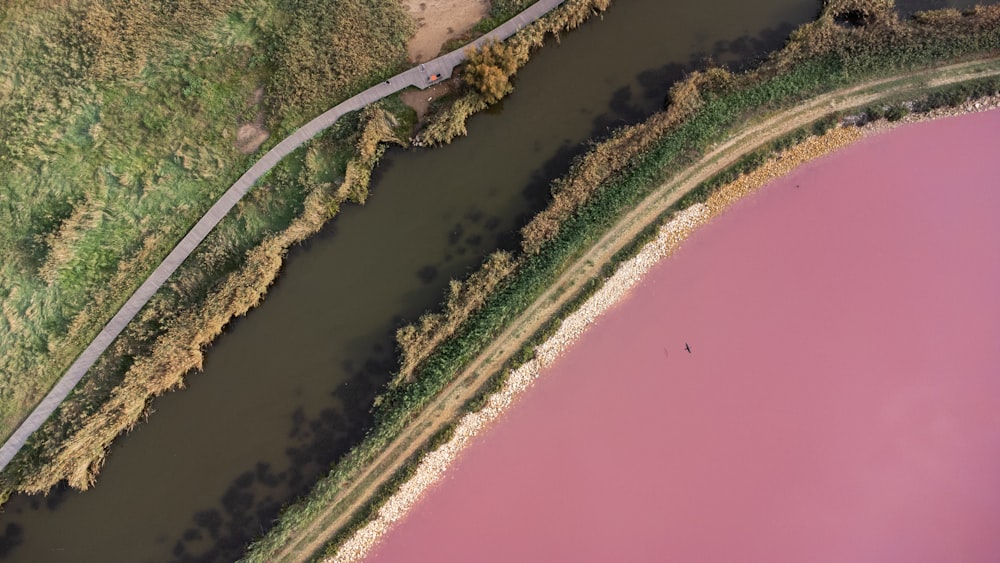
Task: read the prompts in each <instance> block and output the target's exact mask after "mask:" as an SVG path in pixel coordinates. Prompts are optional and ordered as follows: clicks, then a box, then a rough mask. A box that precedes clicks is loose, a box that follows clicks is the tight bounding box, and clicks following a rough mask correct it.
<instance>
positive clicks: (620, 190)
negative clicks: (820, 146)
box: [251, 3, 997, 557]
mask: <svg viewBox="0 0 1000 563" xmlns="http://www.w3.org/2000/svg"><path fill="white" fill-rule="evenodd" d="M854 7H855V6H854V5H853V4H850V5H848V4H845V3H837V4H835V5H830V6H828V7H827V9H826V10H825V11H824V14H823V15H822V16H821V19H820V21H818V22H817V23H816V24H812V25H810V26H806V27H805V28H803V29H802V30H800V31H799V32H796V33H795V34H793V38H794V40H793V41H792V42H791V43H790V45H789V46H788V47H786V50H785V51H783V52H782V53H781V54H779V55H777V56H775V57H772V58H771V59H770V60H769V61H768V62H766V63H765V65H764V66H763V68H762V69H761V70H757V71H753V72H752V73H749V74H747V75H743V76H739V77H733V76H732V75H729V74H728V73H725V72H708V73H705V74H699V75H696V76H694V77H692V79H691V80H688V81H686V82H684V83H682V84H681V85H679V86H678V87H675V89H674V91H672V94H671V102H672V105H671V108H672V109H670V110H668V111H667V112H664V113H663V114H660V115H658V116H656V117H654V118H653V119H652V120H650V122H649V123H647V124H645V125H644V126H638V127H635V128H632V129H629V130H626V131H623V132H619V133H618V134H616V135H615V136H613V137H612V139H611V140H610V141H609V142H607V143H605V144H604V146H603V147H602V146H599V147H597V148H596V149H595V150H594V151H593V152H592V153H591V154H590V155H588V156H587V157H584V159H583V160H581V161H579V162H578V163H577V165H576V166H574V168H573V173H574V174H576V175H577V176H571V178H577V179H579V178H583V180H582V181H581V182H579V185H580V186H581V188H580V190H578V191H575V192H567V191H566V189H565V188H566V186H572V185H574V182H575V180H570V181H566V180H564V181H562V182H559V183H558V184H557V189H556V193H557V200H558V199H559V195H560V194H564V193H569V195H570V197H569V198H568V200H567V201H566V202H564V204H562V205H561V209H560V210H558V211H557V212H556V213H555V217H557V218H558V217H567V216H569V214H573V213H575V214H574V215H572V216H570V217H569V218H568V219H562V220H556V221H552V222H550V223H549V225H550V226H548V227H545V228H543V229H538V230H537V232H536V233H535V234H533V235H530V236H528V237H526V240H527V239H531V240H530V241H529V244H527V245H526V251H527V252H526V253H525V254H523V255H521V256H519V257H518V266H517V268H516V269H515V271H514V273H513V274H511V276H510V277H509V278H507V279H506V280H504V282H503V283H501V284H500V285H499V286H498V288H499V289H498V290H497V291H496V292H493V293H492V294H491V295H488V296H487V298H486V299H485V301H484V303H483V305H482V306H481V307H480V308H478V309H477V310H475V311H474V312H472V313H471V314H469V315H467V316H466V317H465V320H464V321H459V322H458V323H455V324H457V325H459V326H460V328H458V329H456V330H453V331H452V333H451V334H452V336H449V337H448V338H447V339H446V340H445V341H444V344H442V345H441V346H439V347H437V349H435V350H434V351H432V352H430V353H429V354H424V355H422V357H423V359H422V360H418V361H416V362H415V364H416V365H417V366H418V367H417V369H416V370H415V372H414V373H413V374H412V375H403V374H401V375H403V377H401V378H400V379H398V380H397V383H396V385H395V386H394V387H393V388H391V389H390V391H389V392H388V393H387V394H386V395H385V396H383V397H382V399H381V401H380V403H379V405H378V407H377V411H376V414H377V416H378V417H379V421H378V425H377V426H376V428H375V429H374V430H373V431H372V432H371V433H369V436H368V438H367V439H366V442H365V443H364V444H362V445H361V446H359V447H358V448H356V449H355V451H354V452H352V454H351V455H349V456H348V457H347V458H346V459H345V460H344V462H343V463H342V464H340V465H338V467H337V468H336V469H335V470H334V471H333V472H332V473H331V475H330V477H329V478H328V479H327V480H325V481H324V482H322V483H321V484H320V485H319V486H317V488H316V490H315V493H314V494H313V495H311V496H310V497H309V498H308V499H306V500H305V501H303V502H302V503H300V504H299V505H298V506H295V507H293V508H292V509H290V510H289V512H288V513H287V514H288V515H289V516H290V518H289V520H288V524H287V526H288V528H287V529H286V531H283V532H282V534H283V535H288V534H293V533H294V534H296V535H300V534H301V535H306V536H308V537H310V538H314V539H312V540H310V541H312V542H315V541H316V540H315V538H318V537H322V536H324V535H325V536H326V537H331V536H334V537H335V538H336V539H335V540H334V541H333V543H332V544H331V547H330V549H329V550H328V553H330V552H331V550H333V549H334V548H335V547H336V545H339V543H340V542H343V541H344V540H345V539H346V536H345V530H348V531H350V530H356V529H357V528H358V527H359V525H363V524H364V522H366V521H367V520H368V519H369V518H371V517H372V516H373V515H374V514H375V513H376V511H377V510H378V507H379V506H381V504H382V503H384V502H385V500H386V499H387V498H388V497H389V496H390V495H391V493H392V492H394V491H395V490H396V489H397V488H398V487H399V486H401V485H402V483H404V482H406V480H407V478H408V477H409V476H410V475H411V474H412V471H413V470H414V469H415V467H416V466H415V460H419V457H420V455H421V452H423V451H424V447H423V444H425V443H428V441H429V440H431V439H432V438H434V437H436V436H440V435H442V433H443V434H444V435H446V434H447V433H448V432H449V429H450V428H451V421H452V420H454V415H455V414H456V413H457V414H461V413H462V406H461V405H463V404H465V403H466V402H467V401H468V400H469V399H470V398H473V397H475V396H476V393H477V391H476V390H477V389H479V388H480V387H481V386H483V387H484V388H485V392H486V393H487V394H488V393H489V392H492V391H495V390H496V389H498V388H499V386H500V385H501V384H502V383H503V376H502V375H494V374H497V373H498V371H497V370H501V369H504V368H505V366H507V367H509V366H514V367H516V366H517V365H520V364H522V363H523V362H525V361H527V360H528V359H530V357H531V355H532V354H534V352H535V347H536V346H537V345H538V344H540V343H541V342H542V341H544V339H545V336H547V334H550V333H551V332H552V331H554V330H555V325H554V324H553V323H551V322H549V319H552V318H556V319H558V318H561V316H562V315H564V314H567V313H568V312H570V311H571V310H572V309H573V308H575V307H576V306H578V305H579V304H580V303H581V302H582V299H583V298H586V297H587V296H588V295H589V293H591V292H593V291H595V290H596V288H597V287H598V286H599V285H600V278H601V277H602V270H605V268H604V264H605V263H606V262H608V261H611V262H612V263H613V264H614V263H618V262H620V261H622V260H623V259H624V258H627V256H628V255H629V254H631V253H634V252H635V251H637V250H638V248H637V247H635V246H634V245H633V246H630V242H629V241H633V240H634V239H635V238H636V237H637V236H638V237H639V238H640V239H642V238H643V237H644V236H649V234H647V235H643V232H644V230H646V232H647V233H649V231H648V229H646V225H648V224H649V223H658V222H659V221H662V220H663V219H664V217H665V215H669V214H670V213H673V212H675V211H671V210H672V209H677V208H676V207H672V206H674V205H675V204H678V202H680V205H681V206H683V207H687V206H689V205H690V204H692V203H694V202H697V201H699V200H703V199H705V198H707V197H708V195H710V194H711V193H712V192H713V191H714V190H715V189H717V188H718V187H719V186H721V185H723V184H725V183H726V181H725V178H727V177H729V176H735V175H738V173H739V172H741V171H748V170H752V169H753V168H755V167H756V166H758V165H759V164H760V163H761V162H763V161H764V160H766V157H767V156H768V155H769V154H770V153H771V152H772V151H773V150H775V148H776V147H777V148H780V147H781V146H787V145H788V144H789V143H790V142H795V141H797V140H799V139H801V138H802V137H803V132H802V131H803V130H804V128H808V127H812V128H815V129H818V130H822V129H825V128H829V127H830V126H831V125H832V122H831V121H830V120H829V116H830V114H835V113H837V112H843V111H849V110H855V109H859V108H864V107H865V106H867V105H869V104H874V103H880V104H881V103H884V104H885V105H887V106H894V105H895V104H897V103H899V102H900V101H901V100H907V99H923V98H926V97H927V95H928V92H931V93H932V94H935V93H936V92H935V91H934V88H937V87H945V86H947V85H950V84H962V83H970V84H973V85H975V88H973V90H974V91H978V90H976V89H977V88H978V89H983V88H985V89H987V90H989V89H993V91H995V84H993V83H992V82H988V83H986V84H985V85H984V83H983V82H982V81H983V80H986V79H988V78H989V77H992V76H995V75H996V73H997V69H996V68H995V67H996V61H995V59H993V58H992V57H988V58H986V59H983V60H976V59H975V58H974V57H973V56H972V53H973V52H974V51H975V50H976V49H982V50H983V51H989V50H990V49H991V48H992V46H993V45H995V44H996V42H997V38H996V30H995V22H994V20H993V19H991V18H993V17H994V16H995V15H996V12H995V11H989V10H986V11H979V12H973V13H970V14H969V15H968V16H963V15H962V14H960V13H957V12H956V13H954V14H952V16H954V17H953V18H952V20H950V21H951V22H952V24H954V25H953V26H952V27H950V28H948V29H949V30H948V31H946V32H942V31H941V27H940V26H933V27H932V26H931V24H929V23H928V20H926V19H924V20H920V19H918V20H917V21H913V22H909V23H901V22H898V21H897V20H896V19H895V16H894V14H891V6H888V7H887V6H886V5H883V4H879V5H878V6H877V7H875V8H872V10H873V11H872V12H871V14H870V15H869V18H870V19H869V20H868V24H867V25H866V26H861V27H859V28H845V27H843V26H841V24H840V23H838V22H837V18H838V17H839V15H840V14H841V12H839V11H838V10H847V11H849V10H851V9H854ZM956 14H957V15H956ZM946 15H947V14H946ZM922 17H924V18H926V16H922ZM956 18H957V19H956ZM946 19H947V18H946ZM990 22H994V23H990ZM963 26H964V27H963ZM991 26H992V27H991ZM962 34H970V35H971V36H972V37H974V38H975V39H974V40H973V41H969V42H955V43H952V42H951V41H952V40H953V39H949V38H958V37H961V36H962ZM904 37H905V38H908V39H906V40H908V41H911V42H912V45H913V46H914V48H913V49H910V48H908V47H907V45H909V44H908V43H906V42H905V40H904V39H903V38H904ZM893 41H899V42H896V43H892V42H893ZM883 42H884V43H886V44H888V43H892V44H893V48H892V49H891V50H880V49H882V48H881V47H879V45H882V44H883ZM935 43H936V45H937V47H936V48H935V49H931V50H928V49H927V45H928V44H935ZM917 45H919V47H916V46H917ZM963 54H964V55H963ZM936 57H937V58H936ZM965 57H968V58H971V59H973V60H972V61H970V62H967V63H961V64H955V65H951V66H944V67H939V68H934V69H931V70H928V69H927V66H928V65H933V63H934V62H935V61H942V60H952V59H954V58H960V59H961V58H965ZM865 78H867V79H868V80H869V81H867V82H865V81H864V79H865ZM929 85H930V87H929ZM963 99H964V98H963ZM796 104H798V105H796ZM787 108H791V109H787ZM895 113H896V112H893V115H894V116H895ZM608 146H613V147H619V148H621V149H622V150H615V151H609V150H607V147H608ZM588 159H589V160H588ZM595 162H596V163H597V165H596V166H595V168H596V169H598V170H600V173H599V174H598V176H599V178H598V180H597V182H589V183H588V182H587V181H586V180H592V179H593V177H592V176H591V177H590V178H588V177H587V173H588V171H590V170H592V168H591V164H593V163H595ZM607 163H610V164H612V165H613V166H611V167H610V168H611V169H610V170H609V169H606V168H604V167H603V165H604V164H607ZM668 168H669V170H670V171H671V173H670V174H668V173H667V172H666V170H668ZM665 177H666V178H665ZM598 185H600V190H598V187H597V186H598ZM640 202H641V203H640ZM629 210H633V211H631V212H630V211H629ZM548 216H549V217H552V214H549V215H548ZM529 227H531V225H529ZM536 227H537V225H536ZM552 227H554V228H552ZM609 229H610V232H609ZM630 249H631V250H630ZM623 251H624V252H623ZM473 293H474V292H473ZM448 309H449V310H451V309H452V306H451V304H450V303H449V307H448ZM455 309H460V308H459V307H456V308H455ZM449 324H451V323H449ZM448 330H452V329H448ZM470 404H471V407H472V408H473V409H476V408H477V407H481V406H483V400H482V399H476V400H473V401H472V402H471V403H470ZM435 439H437V438H435ZM324 506H325V507H326V508H323V507H324ZM352 515H354V516H352ZM310 522H311V523H310ZM284 526H286V524H284V523H282V524H280V525H279V527H284ZM296 528H297V531H295V532H293V531H292V530H293V529H296ZM324 530H325V531H324ZM334 530H340V532H334ZM267 541H272V540H267ZM274 541H277V540H274ZM257 555H259V552H255V553H254V554H253V555H252V556H251V557H255V556H257Z"/></svg>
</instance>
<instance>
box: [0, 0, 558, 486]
mask: <svg viewBox="0 0 1000 563" xmlns="http://www.w3.org/2000/svg"><path fill="white" fill-rule="evenodd" d="M564 1H565V0H539V2H536V3H535V4H532V5H531V6H529V7H528V8H527V9H525V10H524V11H523V12H521V13H520V14H518V15H517V16H515V17H514V18H513V19H511V20H509V21H507V22H506V23H504V24H503V25H501V26H500V27H498V28H496V29H494V30H493V31H491V32H489V33H487V34H486V35H484V36H483V37H480V38H479V39H477V40H475V41H474V42H472V43H470V44H469V45H468V46H467V47H478V46H480V45H482V44H484V43H486V42H487V41H496V40H503V39H506V38H507V37H510V36H511V35H513V34H514V33H516V32H517V31H518V30H520V29H522V28H523V27H524V26H526V25H527V24H529V23H531V22H532V21H534V20H536V19H538V18H540V17H541V16H543V15H545V14H546V13H548V12H549V11H550V10H552V9H554V8H555V7H557V6H558V5H560V4H562V3H563V2H564ZM464 59H465V50H464V48H462V49H456V50H455V51H452V52H451V53H448V54H446V55H443V56H441V57H438V58H436V59H434V60H432V61H429V62H427V63H425V64H422V65H420V66H418V67H414V68H411V69H409V70H407V71H405V72H402V73H400V74H397V75H396V76H394V77H393V78H391V79H389V80H387V81H386V82H385V83H380V84H377V85H375V86H373V87H371V88H369V89H367V90H365V91H364V92H361V93H360V94H357V95H355V96H353V97H351V98H349V99H347V100H345V101H344V102H342V103H340V104H338V105H337V106H335V107H334V108H332V109H330V110H328V111H326V112H324V113H323V114H321V115H320V116H319V117H316V118H315V119H313V120H312V121H310V122H309V123H306V124H305V125H303V126H302V127H300V128H299V129H298V130H296V131H295V132H294V133H292V134H291V135H289V136H288V137H286V138H285V139H284V140H282V141H281V142H280V143H278V145H276V146H275V147H274V148H272V149H271V150H269V151H268V152H267V153H266V154H265V155H264V156H263V157H261V159H260V160H258V161H257V162H256V163H255V164H254V165H253V166H252V167H250V169H249V170H248V171H247V172H246V173H244V174H243V175H242V176H241V177H240V178H239V179H238V180H237V181H236V183H234V184H233V185H232V186H231V187H230V188H229V189H228V190H227V191H226V192H225V193H224V194H223V195H222V196H221V197H220V198H219V199H218V201H217V202H216V203H215V204H214V205H213V206H212V207H211V208H210V209H209V210H208V212H206V213H205V215H204V216H203V217H202V218H201V219H200V220H199V221H198V222H197V223H196V224H195V226H194V227H193V228H192V229H191V230H190V231H189V232H188V233H187V235H185V236H184V238H183V239H181V241H180V242H179V243H178V244H177V245H176V246H175V247H174V249H173V250H172V251H171V252H170V254H169V255H167V257H166V258H164V260H163V261H162V262H161V263H160V265H159V266H157V267H156V269H155V270H154V271H153V272H152V273H151V274H150V275H149V277H148V278H146V280H145V281H144V282H143V283H142V285H140V286H139V288H138V289H137V290H136V291H135V293H133V294H132V296H131V297H129V299H128V300H127V301H126V302H125V304H124V305H122V307H121V308H120V309H119V310H118V312H117V313H116V314H115V315H114V317H112V318H111V320H110V321H108V323H107V324H106V325H105V326H104V328H103V329H101V331H100V333H99V334H98V335H97V336H96V337H95V338H94V340H93V341H91V343H90V344H89V345H88V346H87V347H86V348H85V349H84V351H83V352H82V353H81V354H80V356H79V357H78V358H77V359H76V361H74V362H73V364H72V365H71V366H70V368H69V369H68V370H67V371H66V373H65V375H63V376H62V377H61V378H60V379H59V381H58V382H56V384H55V385H54V386H53V387H52V389H51V390H50V391H49V392H48V394H46V396H45V398H44V399H42V401H41V402H40V403H39V404H38V406H36V407H35V409H34V410H32V412H31V414H29V415H28V416H27V418H25V420H24V421H23V422H22V423H21V424H20V425H19V426H18V428H17V429H16V430H15V431H14V433H13V434H11V436H10V437H9V438H7V440H6V441H5V442H4V444H3V446H0V471H2V470H3V469H4V468H6V467H7V464H9V463H10V462H11V460H12V459H14V456H15V455H17V453H18V452H19V451H20V450H21V448H22V447H23V446H24V444H25V442H27V440H28V438H29V437H30V436H31V434H32V433H33V432H34V431H35V430H37V429H38V428H40V427H41V426H42V424H43V423H44V422H45V421H46V420H47V419H48V418H49V416H50V415H52V413H53V412H54V411H55V410H56V408H57V407H58V406H59V404H60V403H62V402H63V400H65V399H66V397H68V396H69V394H70V392H71V391H72V390H73V388H74V387H75V386H76V385H77V383H79V381H80V380H81V379H82V378H83V376H84V375H86V373H87V371H88V370H89V369H90V368H91V367H92V366H93V365H94V363H95V362H97V360H98V358H99V357H100V356H101V354H102V353H104V351H105V350H106V349H107V348H108V346H110V345H111V343H112V342H113V341H114V339H115V338H116V337H117V336H118V335H119V334H120V333H121V332H122V330H124V329H125V326H126V325H128V323H129V322H130V321H131V320H132V319H133V318H135V316H136V315H137V314H138V313H139V311H140V310H141V309H142V307H143V306H145V305H146V303H148V302H149V300H150V299H151V298H152V297H153V294H154V293H156V291H157V290H158V289H159V288H160V287H161V286H162V285H163V284H164V283H166V281H167V280H168V279H169V278H170V276H171V274H173V273H174V271H176V270H177V268H178V267H180V265H181V263H182V262H183V261H184V260H185V259H186V258H187V257H188V256H189V255H190V254H191V253H192V252H194V250H195V249H196V248H197V247H198V245H199V244H200V243H201V242H202V241H203V240H204V239H205V237H207V236H208V234H209V232H211V230H212V229H214V228H215V226H216V225H218V223H219V221H221V220H222V218H223V217H225V216H226V215H227V214H228V213H229V211H230V210H231V209H232V208H233V207H234V206H235V205H236V204H237V203H238V202H239V201H240V199H242V198H243V196H244V195H246V193H247V192H248V191H249V190H250V188H251V187H253V185H254V184H255V183H256V182H257V181H258V180H259V179H260V178H261V177H262V176H264V175H265V174H266V173H267V172H268V171H270V170H271V169H272V168H274V166H275V165H277V164H278V162H280V161H281V160H282V159H283V158H284V157H285V156H287V155H288V154H290V153H291V152H292V151H294V150H295V149H297V148H298V147H299V146H301V145H303V144H304V143H306V142H308V141H309V140H310V139H312V138H313V137H314V136H316V135H317V134H318V133H320V132H321V131H323V130H324V129H326V128H328V127H330V126H331V125H333V124H334V123H335V122H336V121H337V120H338V119H340V117H341V116H343V115H344V114H346V113H349V112H351V111H356V110H359V109H361V108H363V107H365V106H367V105H369V104H371V103H374V102H376V101H378V100H381V99H382V98H385V97H386V96H389V95H391V94H394V93H396V92H399V91H400V90H403V89H404V88H407V87H409V86H415V87H417V88H421V89H423V88H426V87H428V86H429V85H431V84H432V83H433V82H436V81H438V80H440V79H442V78H447V77H450V76H451V73H452V70H453V69H454V68H455V66H457V65H458V64H460V63H461V62H462V61H463V60H464ZM435 77H436V78H435Z"/></svg>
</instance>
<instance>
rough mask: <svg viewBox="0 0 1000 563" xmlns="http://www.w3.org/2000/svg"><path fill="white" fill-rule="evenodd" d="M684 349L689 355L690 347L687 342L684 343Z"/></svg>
mask: <svg viewBox="0 0 1000 563" xmlns="http://www.w3.org/2000/svg"><path fill="white" fill-rule="evenodd" d="M684 349H685V350H687V351H688V354H690V353H691V345H690V344H688V343H687V342H685V343H684Z"/></svg>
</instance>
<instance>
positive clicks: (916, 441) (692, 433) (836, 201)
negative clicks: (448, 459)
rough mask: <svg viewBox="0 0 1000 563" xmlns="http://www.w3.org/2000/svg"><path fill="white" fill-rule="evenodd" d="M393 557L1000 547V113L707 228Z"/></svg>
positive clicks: (817, 173) (382, 557)
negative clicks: (688, 351)
mask: <svg viewBox="0 0 1000 563" xmlns="http://www.w3.org/2000/svg"><path fill="white" fill-rule="evenodd" d="M685 343H689V344H690V346H691V350H692V351H691V353H690V354H689V353H687V352H686V351H685V350H684V344H685ZM369 560H371V561H379V562H383V561H433V562H449V561H454V562H471V561H476V562H501V561H503V562H508V561H540V562H541V561H545V562H550V561H572V562H587V561H594V562H598V561H600V562H610V561H699V562H702V561H724V562H732V561H741V562H742V561H767V562H777V561H789V562H803V561H809V562H819V561H830V562H848V561H849V562H852V563H856V562H868V561H871V562H876V561H877V562H887V561H899V562H907V563H910V562H919V561H934V562H942V561H963V562H971V561H997V560H1000V111H994V112H990V113H986V114H979V115H974V116H965V117H960V118H951V119H945V120H941V121H936V122H932V123H925V124H920V125H913V126H907V127H905V128H903V129H900V130H897V131H894V132H892V133H889V134H886V135H882V136H880V137H878V138H873V139H868V140H866V141H863V142H861V143H859V144H856V145H854V146H852V147H850V148H848V149H847V150H844V151H841V152H839V153H836V154H834V155H831V156H829V157H827V158H825V159H822V160H820V161H817V162H814V163H811V164H808V165H806V166H803V167H802V168H800V169H799V170H797V171H796V172H795V173H794V174H792V175H790V176H788V177H786V178H785V179H782V180H781V181H778V182H776V183H774V184H772V185H771V186H769V187H767V188H766V189H764V190H762V191H761V192H760V193H758V194H757V195H755V196H753V197H750V198H748V199H746V200H744V201H742V202H740V203H739V204H738V205H736V206H735V207H734V208H733V209H732V210H730V211H729V212H728V213H727V214H725V215H724V216H723V217H721V218H720V219H718V220H716V221H715V222H713V223H712V224H710V225H708V226H706V227H705V228H703V229H701V230H699V231H698V232H697V233H696V234H695V235H694V236H692V237H691V238H690V239H688V241H687V242H686V243H685V244H684V246H683V248H682V249H681V250H680V251H678V252H677V253H676V254H675V255H674V256H673V257H671V258H670V259H668V260H666V261H664V262H662V263H660V264H659V265H658V266H657V267H656V268H654V269H653V271H652V272H651V273H650V274H649V276H648V277H647V278H646V279H645V280H644V281H643V282H642V284H640V285H639V286H638V287H637V288H636V289H635V290H634V291H633V292H632V293H631V294H630V296H629V297H628V298H627V299H625V300H623V301H622V302H621V303H620V304H619V305H618V306H617V307H615V308H614V309H612V310H611V311H609V312H608V313H607V314H606V315H605V316H604V317H602V319H601V320H600V321H599V322H598V323H597V324H596V325H595V326H594V327H593V328H592V329H591V330H590V331H588V332H587V333H586V334H585V335H584V336H583V337H582V338H581V339H580V341H579V342H578V343H577V344H576V345H575V346H574V348H573V349H571V350H570V351H569V352H568V353H567V354H566V355H565V356H563V357H562V358H561V359H560V360H559V361H558V362H557V363H556V364H555V365H554V366H553V367H552V368H551V369H549V370H547V372H546V373H545V374H544V375H543V377H542V378H541V379H539V381H538V382H537V383H536V384H535V386H534V387H533V388H532V389H531V390H530V391H528V392H527V394H526V395H525V396H524V398H523V399H522V400H521V401H520V402H519V403H518V404H517V405H516V406H515V407H514V408H513V409H511V411H510V412H509V413H507V415H506V416H505V417H504V418H503V419H502V420H501V421H499V422H498V423H497V424H496V426H495V427H493V428H492V429H491V430H490V431H489V432H487V433H485V434H484V435H482V436H481V437H480V438H479V439H478V440H477V442H475V443H474V444H473V445H472V446H470V447H469V448H468V449H467V450H466V451H465V453H464V454H463V456H462V457H461V459H460V460H459V462H458V463H457V464H456V465H455V466H454V468H453V469H452V470H451V471H450V472H449V474H448V475H447V476H446V477H445V479H444V480H443V481H442V483H441V484H439V485H438V486H437V487H435V488H433V489H432V490H431V491H430V492H429V493H428V494H427V495H426V496H425V498H424V499H422V501H421V502H420V503H419V504H418V505H417V506H416V507H415V508H414V510H413V511H412V512H411V513H410V515H409V516H408V517H407V518H406V519H405V520H404V521H403V522H401V523H400V524H399V525H397V526H396V527H395V528H394V529H393V530H392V531H391V532H390V533H389V534H388V535H387V536H386V537H385V539H384V541H383V543H382V544H381V545H380V546H379V547H378V548H377V549H376V550H375V552H373V554H372V556H371V557H370V558H369Z"/></svg>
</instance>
